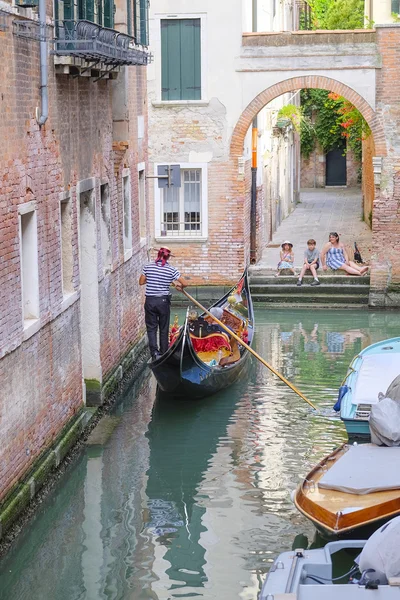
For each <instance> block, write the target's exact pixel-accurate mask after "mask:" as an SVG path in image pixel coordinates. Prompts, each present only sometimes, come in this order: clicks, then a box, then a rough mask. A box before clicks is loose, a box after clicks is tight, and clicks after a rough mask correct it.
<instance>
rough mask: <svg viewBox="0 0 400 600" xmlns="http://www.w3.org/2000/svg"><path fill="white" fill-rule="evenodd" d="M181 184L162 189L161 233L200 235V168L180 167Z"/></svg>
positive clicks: (185, 235)
mask: <svg viewBox="0 0 400 600" xmlns="http://www.w3.org/2000/svg"><path fill="white" fill-rule="evenodd" d="M181 173H182V186H181V187H180V188H173V187H171V188H164V189H163V209H162V216H163V218H162V222H161V231H162V235H167V236H174V235H175V236H184V237H187V236H189V237H192V236H193V237H195V236H201V235H202V222H201V194H202V189H201V169H182V172H181Z"/></svg>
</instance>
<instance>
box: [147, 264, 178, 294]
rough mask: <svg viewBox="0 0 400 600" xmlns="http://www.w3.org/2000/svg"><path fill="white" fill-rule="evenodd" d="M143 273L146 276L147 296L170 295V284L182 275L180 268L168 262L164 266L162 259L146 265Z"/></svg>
mask: <svg viewBox="0 0 400 600" xmlns="http://www.w3.org/2000/svg"><path fill="white" fill-rule="evenodd" d="M142 274H143V275H145V277H146V296H169V294H170V293H171V292H170V289H169V286H170V285H171V283H172V282H173V281H176V280H177V279H179V277H180V276H181V274H180V273H179V271H178V269H175V267H172V266H171V265H169V264H168V263H165V265H164V266H162V263H161V261H158V262H157V263H155V262H151V263H148V264H147V265H145V266H144V267H143V271H142Z"/></svg>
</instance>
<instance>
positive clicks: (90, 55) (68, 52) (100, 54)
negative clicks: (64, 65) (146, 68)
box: [53, 19, 150, 68]
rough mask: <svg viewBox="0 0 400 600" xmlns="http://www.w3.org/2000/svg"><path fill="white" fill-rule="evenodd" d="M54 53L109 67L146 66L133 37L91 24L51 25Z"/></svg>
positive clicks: (141, 48)
mask: <svg viewBox="0 0 400 600" xmlns="http://www.w3.org/2000/svg"><path fill="white" fill-rule="evenodd" d="M55 33H56V38H55V39H54V52H53V53H54V54H56V55H58V56H76V57H78V58H83V59H85V60H87V61H89V62H94V63H99V62H101V63H103V64H106V65H110V67H112V68H114V67H118V66H122V65H147V64H148V62H150V61H149V54H148V53H147V52H146V50H145V47H144V46H140V45H138V44H136V42H135V38H133V37H132V36H130V35H127V34H126V33H121V32H120V31H116V30H115V29H108V28H107V27H101V26H100V25H97V24H96V23H92V22H91V21H86V20H83V19H82V20H79V21H69V20H62V21H56V23H55Z"/></svg>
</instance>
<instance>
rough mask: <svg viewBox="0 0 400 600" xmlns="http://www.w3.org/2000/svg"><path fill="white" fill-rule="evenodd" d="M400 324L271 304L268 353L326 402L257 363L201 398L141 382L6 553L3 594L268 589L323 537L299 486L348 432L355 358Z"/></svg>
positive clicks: (214, 593) (394, 319)
mask: <svg viewBox="0 0 400 600" xmlns="http://www.w3.org/2000/svg"><path fill="white" fill-rule="evenodd" d="M399 322H400V319H399V314H398V313H394V312H388V313H383V312H379V313H372V312H368V311H365V312H358V311H350V310H349V311H332V310H331V311H325V310H324V311H315V310H314V311H304V310H297V311H296V310H292V309H285V310H284V311H277V310H268V311H266V310H265V311H258V313H257V314H256V325H257V327H256V332H257V333H256V340H255V341H256V346H255V349H256V351H257V352H259V353H260V354H261V355H262V356H263V357H265V359H266V360H267V361H268V362H270V363H271V364H272V365H273V366H274V367H275V368H277V369H278V370H280V371H281V372H282V373H283V375H285V377H287V378H288V379H290V380H291V381H292V382H293V383H294V384H295V385H296V386H297V387H298V388H299V389H300V390H301V391H302V392H303V393H304V394H305V395H306V396H307V397H309V398H310V400H312V401H313V402H314V403H316V405H317V406H318V411H317V412H316V413H314V412H313V411H311V410H310V409H309V407H308V406H307V405H306V404H305V403H304V402H303V401H302V400H301V399H300V398H298V397H297V396H296V395H295V394H294V393H293V392H291V391H290V390H288V389H287V388H286V386H285V385H284V384H283V383H282V382H281V381H280V380H279V379H277V378H276V377H275V376H273V375H272V374H271V373H270V372H269V371H268V370H266V369H265V368H264V367H263V366H262V365H260V364H259V363H257V362H256V361H253V362H252V365H251V369H250V372H249V377H248V380H246V381H242V382H240V383H239V384H238V385H236V386H233V387H231V388H229V389H228V390H226V391H225V392H223V393H220V394H219V395H216V396H214V397H212V398H209V399H205V400H201V401H198V402H188V403H185V402H183V403H182V402H181V403H176V402H171V401H166V399H165V398H162V397H157V398H156V401H154V398H155V385H154V380H153V379H151V378H145V379H143V380H142V381H141V382H138V383H137V384H136V385H135V388H134V389H133V390H131V391H130V392H129V393H127V394H126V395H125V396H124V397H123V398H121V401H120V403H119V404H118V407H117V408H116V409H115V411H114V412H115V414H116V415H117V416H118V417H119V420H116V422H117V423H118V424H117V426H116V428H115V430H114V431H113V432H112V433H111V434H110V437H109V438H108V439H107V440H106V441H104V442H102V443H100V442H99V443H96V444H95V445H91V446H87V448H86V451H85V452H84V453H82V455H81V456H80V457H79V460H78V461H77V462H76V463H75V464H74V465H73V466H72V467H71V468H70V470H69V471H68V473H67V474H66V475H65V476H64V477H63V479H62V481H61V482H60V484H59V485H58V487H57V489H56V490H55V492H54V493H53V494H52V495H51V496H49V498H47V500H46V501H45V502H44V504H43V507H42V510H41V511H40V512H39V514H38V515H37V517H36V518H35V519H34V521H33V522H32V523H31V525H30V526H29V527H28V528H27V529H26V530H25V531H24V533H23V534H22V536H21V537H20V538H19V540H18V542H17V544H16V545H15V547H14V548H13V550H12V551H11V552H10V554H9V556H8V557H7V558H6V559H4V560H3V561H2V563H1V565H0V568H1V571H0V599H1V600H6V599H7V600H26V598H30V599H32V600H99V599H107V600H108V599H113V600H114V599H115V600H116V599H121V600H122V599H123V600H141V599H150V598H151V599H153V600H167V599H173V598H189V597H200V598H204V599H206V600H213V599H217V598H218V599H222V600H224V599H225V598H242V599H245V600H255V599H256V598H257V594H258V591H259V589H260V585H261V581H262V579H263V577H264V574H265V573H266V571H267V570H268V568H269V565H270V563H271V562H272V561H273V559H274V558H275V556H276V555H277V554H278V553H279V552H282V551H284V550H288V549H290V548H291V547H292V543H295V545H300V546H304V545H306V544H307V540H306V537H307V538H308V540H309V543H313V544H316V545H320V544H321V541H320V540H318V539H315V538H314V530H313V527H312V526H311V524H310V523H308V522H307V521H306V520H305V519H304V518H303V517H302V516H301V515H300V514H299V513H298V512H297V511H296V510H295V509H294V507H293V505H292V503H291V501H290V491H291V490H292V489H294V488H295V487H296V486H297V484H298V482H299V475H304V474H305V473H306V472H307V471H308V470H309V469H310V467H311V466H312V465H313V464H315V462H317V461H318V460H320V459H321V458H322V457H323V456H324V455H325V454H327V453H329V452H330V451H331V450H332V449H333V448H334V447H335V446H336V445H338V444H339V443H341V442H342V441H343V440H344V439H345V431H344V427H343V426H342V424H341V422H340V420H339V419H338V417H337V415H335V414H334V413H333V411H332V406H333V404H334V402H335V400H336V396H337V391H338V387H339V385H340V383H341V380H342V379H343V377H344V375H345V373H346V370H347V367H348V364H349V363H350V361H351V359H352V357H353V356H354V355H355V354H356V353H358V352H359V351H360V349H361V348H363V347H365V346H367V345H368V344H370V343H373V342H375V341H378V340H381V339H384V338H385V337H392V336H394V335H397V333H398V326H399ZM153 404H154V406H153ZM296 536H298V537H297V538H296ZM305 536H306V537H305ZM295 538H296V539H295ZM43 574H45V576H43Z"/></svg>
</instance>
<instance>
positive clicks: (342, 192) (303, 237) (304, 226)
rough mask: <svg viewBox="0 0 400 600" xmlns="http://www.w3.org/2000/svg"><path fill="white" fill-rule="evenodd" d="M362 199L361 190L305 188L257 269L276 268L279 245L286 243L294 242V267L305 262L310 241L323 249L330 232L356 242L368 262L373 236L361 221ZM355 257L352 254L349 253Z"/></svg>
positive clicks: (350, 243)
mask: <svg viewBox="0 0 400 600" xmlns="http://www.w3.org/2000/svg"><path fill="white" fill-rule="evenodd" d="M361 214H362V198H361V190H360V189H359V188H352V189H344V188H323V189H320V188H318V189H305V190H302V192H301V195H300V203H299V204H298V205H297V206H296V208H295V210H294V211H293V212H292V213H291V214H290V215H289V217H287V218H286V219H285V220H284V221H283V222H282V223H281V225H280V226H279V227H278V229H277V231H276V232H275V233H274V235H273V238H272V241H271V242H270V243H269V244H268V246H267V247H266V248H264V251H263V255H262V259H261V261H259V262H258V263H257V267H258V268H260V269H261V268H262V269H275V268H276V265H277V263H278V260H279V250H280V248H279V247H277V245H279V246H280V244H281V243H282V242H283V241H284V240H290V241H291V242H292V243H293V247H294V254H295V267H300V266H301V264H302V262H303V252H304V250H305V248H306V243H307V240H308V239H309V238H314V239H315V240H316V242H317V247H318V249H319V250H321V248H322V246H323V244H324V243H325V242H327V241H328V234H329V232H330V231H337V232H338V234H339V235H340V236H341V241H342V242H343V243H344V244H346V246H347V247H348V248H349V250H350V247H351V248H353V244H354V242H355V241H356V242H357V245H358V248H359V250H360V252H361V256H362V258H363V260H364V261H366V262H368V260H369V258H370V255H371V241H372V233H371V230H370V228H369V227H368V225H367V224H366V223H364V221H362V219H361ZM350 256H351V257H352V255H351V254H350Z"/></svg>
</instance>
